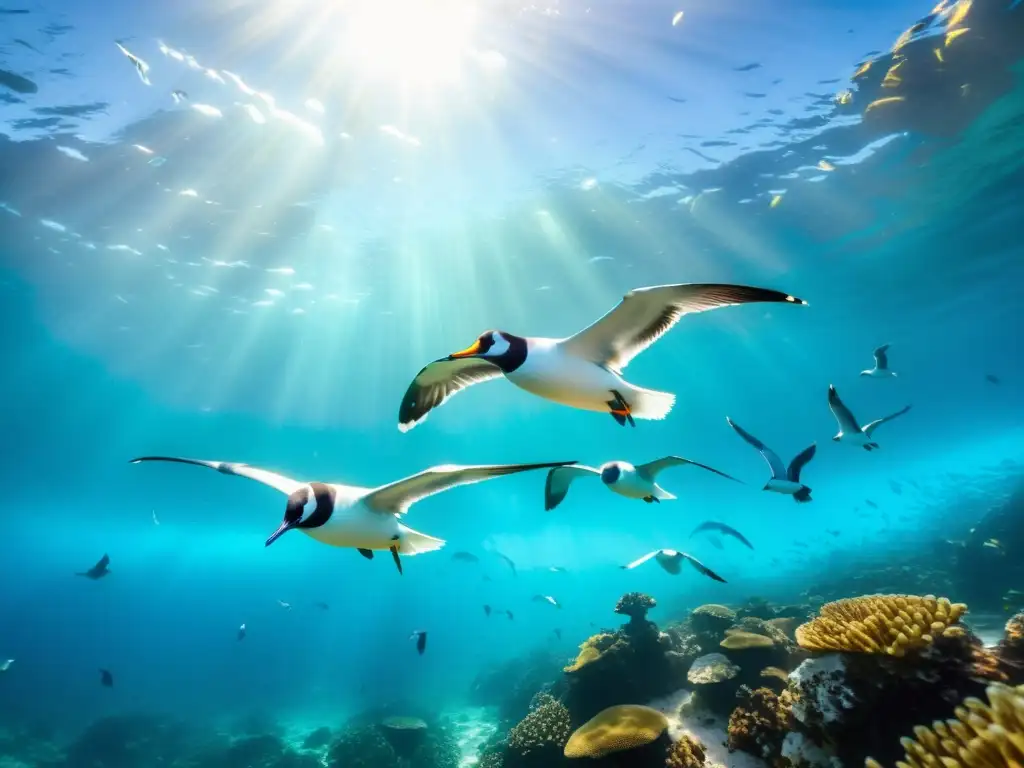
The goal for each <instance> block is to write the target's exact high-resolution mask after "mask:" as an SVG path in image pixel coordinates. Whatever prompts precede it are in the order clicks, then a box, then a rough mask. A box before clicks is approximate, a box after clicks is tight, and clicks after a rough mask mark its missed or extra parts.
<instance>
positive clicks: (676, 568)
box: [622, 549, 725, 583]
mask: <svg viewBox="0 0 1024 768" xmlns="http://www.w3.org/2000/svg"><path fill="white" fill-rule="evenodd" d="M651 559H653V560H654V561H655V562H656V563H657V564H658V565H660V566H661V567H662V568H664V569H665V571H666V572H668V573H671V574H672V575H673V576H677V575H678V574H679V572H680V570H681V569H682V567H683V563H684V562H687V563H689V564H690V565H691V566H693V568H694V569H695V570H696V571H697V573H699V574H701V575H702V576H707V577H708V578H709V579H714V580H715V581H721V582H723V583H725V579H723V578H722V577H721V576H719V575H718V574H717V573H715V572H714V571H712V570H711V569H710V568H708V567H707V566H706V565H704V563H702V562H701V561H700V560H698V559H697V558H696V557H694V556H693V555H691V554H689V553H687V552H679V551H677V550H674V549H656V550H654V551H653V552H648V553H647V554H646V555H644V556H643V557H638V558H637V559H636V560H634V561H633V562H632V563H629V564H628V565H624V566H622V568H623V570H627V571H630V570H632V569H634V568H636V567H638V566H641V565H643V564H644V563H646V562H647V561H648V560H651Z"/></svg>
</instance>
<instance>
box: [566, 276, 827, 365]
mask: <svg viewBox="0 0 1024 768" xmlns="http://www.w3.org/2000/svg"><path fill="white" fill-rule="evenodd" d="M764 301H767V302H789V303H791V304H806V303H807V302H805V301H803V300H802V299H798V298H796V297H794V296H789V295H787V294H785V293H782V292H781V291H772V290H768V289H766V288H751V287H748V286H744V285H728V284H720V283H683V284H679V285H656V286H652V287H650V288H637V289H635V290H632V291H630V292H629V293H627V294H626V295H625V296H624V297H623V298H622V301H620V302H619V304H618V305H617V306H616V307H614V308H613V309H612V310H611V311H610V312H608V313H607V314H605V315H604V316H603V317H601V318H600V319H599V320H598V321H597V322H595V323H593V324H592V325H590V326H588V327H586V328H584V329H583V330H582V331H580V332H579V333H577V334H576V335H575V336H571V337H569V338H568V339H565V340H564V341H563V342H562V344H563V346H564V349H565V350H566V352H569V353H571V354H574V355H576V356H577V357H582V358H584V359H586V360H590V361H592V362H594V363H598V364H600V365H604V366H606V367H608V368H610V369H612V370H613V371H621V370H622V369H623V368H625V367H626V366H627V365H629V361H630V360H632V359H633V358H634V357H636V356H637V355H639V354H640V353H641V352H643V351H644V350H645V349H647V348H648V347H649V346H651V344H653V343H654V342H656V341H657V340H658V339H660V338H661V337H662V336H663V335H665V333H667V332H668V330H669V329H670V328H672V326H674V325H675V324H676V323H677V322H679V319H680V318H681V317H682V316H683V315H687V314H690V313H693V312H704V311H706V310H709V309H717V308H718V307H727V306H731V305H733V304H747V303H750V302H764Z"/></svg>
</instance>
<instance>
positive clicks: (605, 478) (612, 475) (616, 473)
mask: <svg viewBox="0 0 1024 768" xmlns="http://www.w3.org/2000/svg"><path fill="white" fill-rule="evenodd" d="M620 477H622V464H620V463H619V462H617V461H611V462H609V463H607V464H605V465H604V466H603V467H601V482H602V483H604V484H605V485H615V484H616V483H617V482H619V478H620Z"/></svg>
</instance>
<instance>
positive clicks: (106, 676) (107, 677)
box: [100, 669, 114, 688]
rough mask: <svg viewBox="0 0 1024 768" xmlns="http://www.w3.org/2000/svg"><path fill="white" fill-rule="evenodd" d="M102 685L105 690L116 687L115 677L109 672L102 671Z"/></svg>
mask: <svg viewBox="0 0 1024 768" xmlns="http://www.w3.org/2000/svg"><path fill="white" fill-rule="evenodd" d="M100 685H102V686H103V687H104V688H113V687H114V676H113V675H112V674H111V673H110V671H109V670H106V669H101V670H100Z"/></svg>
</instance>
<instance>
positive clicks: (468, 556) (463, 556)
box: [452, 552, 480, 563]
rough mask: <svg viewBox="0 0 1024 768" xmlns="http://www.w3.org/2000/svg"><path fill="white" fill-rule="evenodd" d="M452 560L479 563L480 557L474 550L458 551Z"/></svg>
mask: <svg viewBox="0 0 1024 768" xmlns="http://www.w3.org/2000/svg"><path fill="white" fill-rule="evenodd" d="M452 560H458V561H460V562H463V563H479V562H480V558H479V557H477V556H476V555H474V554H473V553H472V552H456V553H455V554H454V555H452Z"/></svg>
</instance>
